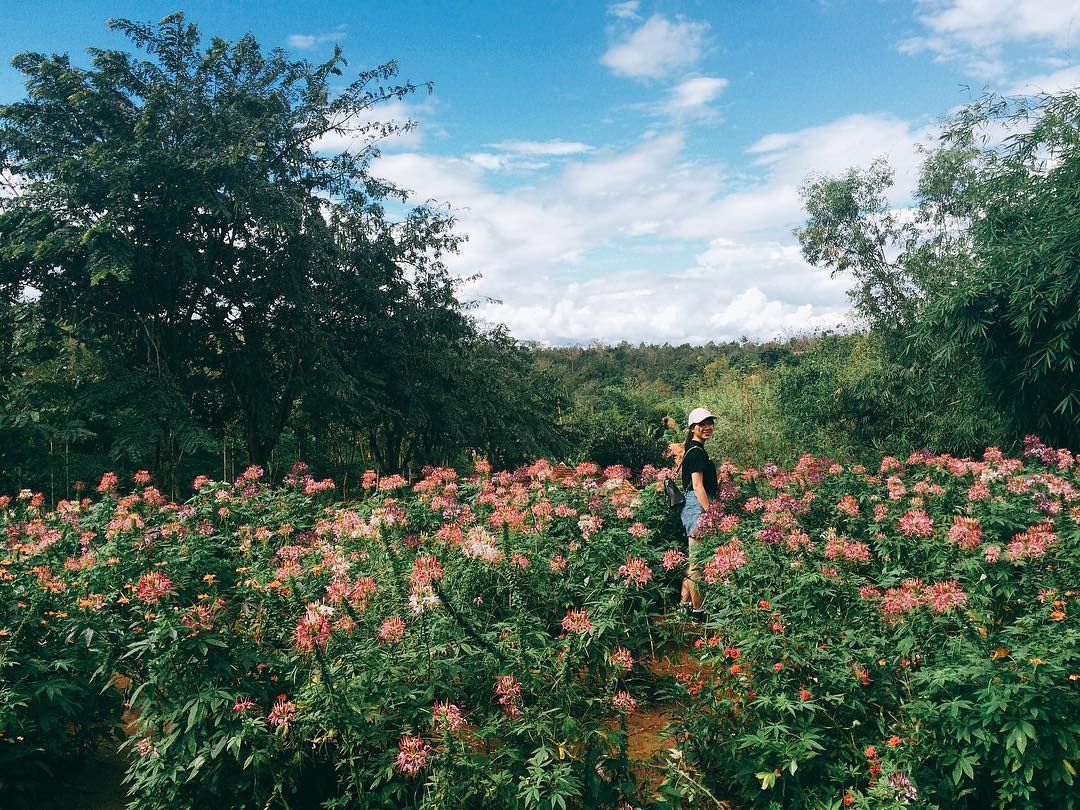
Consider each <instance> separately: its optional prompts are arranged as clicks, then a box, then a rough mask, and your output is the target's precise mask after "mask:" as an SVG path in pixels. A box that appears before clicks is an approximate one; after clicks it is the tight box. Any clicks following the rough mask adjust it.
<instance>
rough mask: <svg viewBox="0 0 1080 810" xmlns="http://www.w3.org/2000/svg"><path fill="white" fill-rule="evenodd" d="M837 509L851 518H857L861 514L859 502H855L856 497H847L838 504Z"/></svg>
mask: <svg viewBox="0 0 1080 810" xmlns="http://www.w3.org/2000/svg"><path fill="white" fill-rule="evenodd" d="M836 509H837V511H838V512H843V513H844V514H845V515H848V516H849V517H855V516H856V515H858V514H859V502H858V501H857V500H855V498H854V496H852V495H845V496H844V497H842V498H841V499H840V501H839V502H838V503H837V504H836Z"/></svg>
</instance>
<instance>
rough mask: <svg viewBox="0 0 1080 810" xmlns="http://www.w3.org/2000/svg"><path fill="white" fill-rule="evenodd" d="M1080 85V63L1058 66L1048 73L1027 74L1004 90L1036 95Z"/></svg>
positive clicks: (1018, 93) (1014, 93)
mask: <svg viewBox="0 0 1080 810" xmlns="http://www.w3.org/2000/svg"><path fill="white" fill-rule="evenodd" d="M1077 87H1080V65H1070V66H1068V67H1060V68H1059V69H1058V70H1054V71H1051V72H1050V73H1042V74H1039V75H1036V76H1028V77H1027V78H1025V79H1021V80H1020V81H1018V82H1017V83H1016V84H1014V85H1013V86H1012V87H1011V88H1009V90H1007V91H1006V93H1007V94H1009V95H1037V94H1038V93H1050V94H1053V93H1060V92H1062V91H1064V90H1073V89H1075V88H1077Z"/></svg>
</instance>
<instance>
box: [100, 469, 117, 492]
mask: <svg viewBox="0 0 1080 810" xmlns="http://www.w3.org/2000/svg"><path fill="white" fill-rule="evenodd" d="M117 483H119V479H118V478H117V477H116V473H114V472H107V473H105V474H104V475H102V476H101V481H100V482H99V483H98V485H97V491H98V492H99V493H101V494H102V495H107V494H109V493H110V492H115V491H116V485H117Z"/></svg>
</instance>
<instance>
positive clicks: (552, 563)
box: [548, 554, 568, 574]
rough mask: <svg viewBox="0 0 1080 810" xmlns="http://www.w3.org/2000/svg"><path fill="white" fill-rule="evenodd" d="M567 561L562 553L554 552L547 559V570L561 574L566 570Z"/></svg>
mask: <svg viewBox="0 0 1080 810" xmlns="http://www.w3.org/2000/svg"><path fill="white" fill-rule="evenodd" d="M567 565H568V563H567V561H566V557H564V556H563V555H562V554H556V555H555V556H554V557H552V558H551V559H550V560H549V561H548V570H549V571H551V573H553V574H561V573H562V572H563V571H565V570H566V567H567Z"/></svg>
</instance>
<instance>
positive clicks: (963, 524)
mask: <svg viewBox="0 0 1080 810" xmlns="http://www.w3.org/2000/svg"><path fill="white" fill-rule="evenodd" d="M945 536H946V537H947V538H948V539H949V541H950V542H953V543H956V545H957V546H959V547H960V548H962V549H966V550H968V551H970V550H971V549H974V548H978V547H979V544H980V543H981V542H982V527H981V526H980V525H979V521H978V520H976V519H975V518H969V517H964V516H963V515H957V516H956V517H954V518H953V525H952V526H951V527H950V528H949V531H948V532H947V533H946V535H945Z"/></svg>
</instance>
